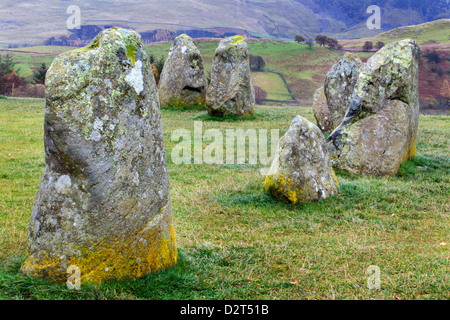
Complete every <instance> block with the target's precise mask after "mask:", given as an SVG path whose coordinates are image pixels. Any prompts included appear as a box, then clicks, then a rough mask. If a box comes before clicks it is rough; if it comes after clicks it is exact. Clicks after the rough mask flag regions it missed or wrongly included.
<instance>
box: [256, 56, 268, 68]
mask: <svg viewBox="0 0 450 320" xmlns="http://www.w3.org/2000/svg"><path fill="white" fill-rule="evenodd" d="M255 62H256V70H258V71H261V70H262V69H264V67H265V66H266V62H265V61H264V59H263V58H262V57H261V56H257V57H256V61H255Z"/></svg>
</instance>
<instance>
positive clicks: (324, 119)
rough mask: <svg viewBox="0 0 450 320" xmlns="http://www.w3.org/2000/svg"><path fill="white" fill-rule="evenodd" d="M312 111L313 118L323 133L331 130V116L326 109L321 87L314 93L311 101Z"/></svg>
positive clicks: (323, 92) (325, 98)
mask: <svg viewBox="0 0 450 320" xmlns="http://www.w3.org/2000/svg"><path fill="white" fill-rule="evenodd" d="M313 111H314V118H316V121H317V124H318V125H319V127H320V129H321V130H322V131H323V132H329V131H330V130H331V121H330V120H331V114H330V108H328V104H327V97H326V96H325V91H324V89H323V87H320V88H319V89H317V90H316V92H315V93H314V99H313Z"/></svg>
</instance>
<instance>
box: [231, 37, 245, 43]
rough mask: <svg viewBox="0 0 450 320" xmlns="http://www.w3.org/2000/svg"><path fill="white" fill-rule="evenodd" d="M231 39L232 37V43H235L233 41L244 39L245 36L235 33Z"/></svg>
mask: <svg viewBox="0 0 450 320" xmlns="http://www.w3.org/2000/svg"><path fill="white" fill-rule="evenodd" d="M232 39H233V42H232V43H233V44H235V43H238V42H242V41H244V39H245V38H244V37H243V36H240V35H237V36H234V37H232Z"/></svg>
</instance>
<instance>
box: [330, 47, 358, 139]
mask: <svg viewBox="0 0 450 320" xmlns="http://www.w3.org/2000/svg"><path fill="white" fill-rule="evenodd" d="M362 65H363V63H362V61H361V60H360V59H359V58H358V56H357V55H356V54H354V53H349V52H347V53H346V54H345V55H344V57H343V58H342V59H341V60H340V61H339V62H338V63H336V64H335V65H334V66H333V67H332V68H331V69H330V71H329V72H328V73H327V75H326V77H325V82H324V91H325V96H326V100H327V105H328V108H329V112H330V115H331V119H330V129H331V131H333V130H334V129H335V128H337V127H338V126H339V125H340V124H341V122H342V120H343V118H344V116H345V113H346V111H347V109H348V104H349V102H350V99H351V97H352V94H353V90H354V89H355V85H356V81H357V80H358V76H359V71H360V69H361V67H362Z"/></svg>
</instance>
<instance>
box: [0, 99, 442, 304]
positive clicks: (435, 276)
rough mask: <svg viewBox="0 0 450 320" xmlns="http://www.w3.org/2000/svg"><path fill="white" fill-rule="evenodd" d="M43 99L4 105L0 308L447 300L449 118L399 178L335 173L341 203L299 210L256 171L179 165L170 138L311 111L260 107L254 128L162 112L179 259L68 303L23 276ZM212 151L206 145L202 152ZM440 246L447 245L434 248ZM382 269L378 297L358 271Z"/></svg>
mask: <svg viewBox="0 0 450 320" xmlns="http://www.w3.org/2000/svg"><path fill="white" fill-rule="evenodd" d="M43 107H44V101H43V100H39V99H2V100H0V299H449V298H450V294H449V292H450V290H449V289H450V287H449V280H450V279H449V278H450V277H449V275H450V267H449V265H450V264H449V256H450V255H449V247H450V239H449V235H450V221H449V211H450V210H449V209H450V208H449V203H448V199H449V182H450V181H449V180H450V178H449V171H450V163H449V162H450V147H449V143H448V139H446V137H448V136H449V133H450V118H448V117H437V116H422V117H421V118H420V125H419V135H418V140H417V156H416V157H415V158H414V159H412V160H411V161H408V162H406V163H404V164H403V165H402V166H401V169H400V171H399V174H398V175H397V176H396V177H384V178H379V177H369V176H359V175H350V174H348V173H344V172H337V176H338V179H339V181H340V186H341V193H340V194H339V195H337V196H333V197H331V198H328V199H326V200H323V201H319V202H315V203H304V204H299V205H297V206H291V205H287V204H285V203H282V202H280V201H278V200H276V199H274V198H273V197H271V196H270V195H268V194H266V193H265V192H264V190H263V184H264V177H263V176H261V175H260V174H259V170H258V169H259V166H252V165H175V164H173V163H172V161H171V150H172V149H173V148H174V146H175V145H176V144H177V142H173V141H171V134H172V132H173V131H174V130H175V129H178V128H185V129H188V130H191V131H192V130H193V121H194V120H196V121H199V120H201V121H203V130H204V131H205V130H208V129H210V128H218V129H220V130H222V131H223V132H224V131H225V130H226V129H233V128H243V129H247V128H259V129H264V128H265V129H270V128H278V129H280V135H281V134H283V133H284V132H285V131H286V130H287V128H288V127H289V124H290V122H291V121H292V119H293V117H294V116H295V115H296V114H300V115H303V116H305V117H306V118H308V119H309V120H311V121H312V120H313V119H314V117H313V114H312V110H311V108H302V107H288V106H278V107H270V106H269V107H268V106H258V107H257V109H256V112H257V116H256V117H255V118H254V119H253V120H251V121H236V120H233V119H229V120H228V121H222V122H218V121H212V119H209V118H208V117H207V116H206V114H205V111H204V110H169V109H163V110H162V121H163V129H164V140H165V144H166V153H167V157H168V172H169V179H170V186H171V199H172V206H173V214H174V225H175V228H176V232H177V242H178V248H179V255H180V259H179V261H178V263H177V264H176V266H175V267H174V268H171V269H168V270H161V271H159V272H156V273H154V274H151V275H148V276H146V277H144V278H142V279H140V280H129V281H121V282H107V283H103V284H101V285H93V284H87V283H86V284H82V287H81V290H77V291H69V290H68V289H67V288H66V286H63V285H55V284H52V283H49V282H47V281H44V280H36V279H32V278H30V277H26V276H22V275H20V274H18V269H19V268H20V264H21V262H22V261H23V259H24V258H25V256H26V246H27V228H28V223H29V219H30V213H31V207H32V205H33V201H34V197H35V195H36V192H37V190H38V187H39V180H40V177H41V174H42V171H43V170H44V146H43V141H42V137H43V126H42V123H43ZM206 145H207V143H204V146H206ZM442 243H446V245H441V244H442ZM370 265H377V266H379V267H380V269H381V290H368V289H367V277H368V275H367V274H365V270H366V269H367V267H369V266H370Z"/></svg>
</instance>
